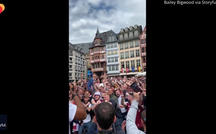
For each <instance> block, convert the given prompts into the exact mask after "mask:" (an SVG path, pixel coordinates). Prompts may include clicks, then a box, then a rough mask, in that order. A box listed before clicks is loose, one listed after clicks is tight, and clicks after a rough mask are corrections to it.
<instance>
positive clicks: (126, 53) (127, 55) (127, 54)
mask: <svg viewBox="0 0 216 134" xmlns="http://www.w3.org/2000/svg"><path fill="white" fill-rule="evenodd" d="M126 58H129V51H127V52H125V59H126Z"/></svg>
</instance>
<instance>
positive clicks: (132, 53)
mask: <svg viewBox="0 0 216 134" xmlns="http://www.w3.org/2000/svg"><path fill="white" fill-rule="evenodd" d="M130 57H131V58H133V57H134V50H131V51H130Z"/></svg>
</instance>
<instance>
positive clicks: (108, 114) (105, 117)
mask: <svg viewBox="0 0 216 134" xmlns="http://www.w3.org/2000/svg"><path fill="white" fill-rule="evenodd" d="M115 121H116V117H115V110H114V108H113V106H112V105H111V104H110V103H108V102H103V103H100V104H98V105H97V106H96V108H95V117H94V122H96V124H97V126H98V128H99V129H103V130H108V129H109V128H111V126H112V124H113V123H114V122H115Z"/></svg>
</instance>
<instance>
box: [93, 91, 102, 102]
mask: <svg viewBox="0 0 216 134" xmlns="http://www.w3.org/2000/svg"><path fill="white" fill-rule="evenodd" d="M100 96H101V94H100V92H95V94H94V100H95V101H98V100H99V99H100Z"/></svg>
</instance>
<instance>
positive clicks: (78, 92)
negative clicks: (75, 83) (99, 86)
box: [77, 89, 84, 99]
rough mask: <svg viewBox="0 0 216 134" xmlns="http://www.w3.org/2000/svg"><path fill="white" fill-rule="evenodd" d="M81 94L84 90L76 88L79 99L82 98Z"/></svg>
mask: <svg viewBox="0 0 216 134" xmlns="http://www.w3.org/2000/svg"><path fill="white" fill-rule="evenodd" d="M83 94H84V92H83V90H82V89H79V90H77V95H78V97H79V99H82V98H83Z"/></svg>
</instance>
